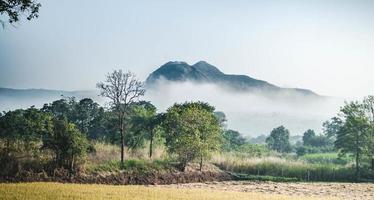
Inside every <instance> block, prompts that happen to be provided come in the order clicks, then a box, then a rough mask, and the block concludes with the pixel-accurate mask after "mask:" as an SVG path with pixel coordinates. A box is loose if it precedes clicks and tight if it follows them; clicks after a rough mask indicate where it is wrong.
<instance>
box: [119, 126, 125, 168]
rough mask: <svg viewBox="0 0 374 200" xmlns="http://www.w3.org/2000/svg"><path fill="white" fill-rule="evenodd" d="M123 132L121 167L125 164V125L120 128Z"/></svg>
mask: <svg viewBox="0 0 374 200" xmlns="http://www.w3.org/2000/svg"><path fill="white" fill-rule="evenodd" d="M120 133H121V167H123V165H124V156H125V137H124V135H123V127H121V129H120Z"/></svg>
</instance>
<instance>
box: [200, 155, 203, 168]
mask: <svg viewBox="0 0 374 200" xmlns="http://www.w3.org/2000/svg"><path fill="white" fill-rule="evenodd" d="M199 170H200V171H201V170H203V157H202V156H201V157H200V169H199Z"/></svg>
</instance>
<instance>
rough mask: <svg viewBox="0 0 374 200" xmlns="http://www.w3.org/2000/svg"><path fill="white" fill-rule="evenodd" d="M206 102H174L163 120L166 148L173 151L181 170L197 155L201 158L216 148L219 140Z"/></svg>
mask: <svg viewBox="0 0 374 200" xmlns="http://www.w3.org/2000/svg"><path fill="white" fill-rule="evenodd" d="M213 111H214V108H213V107H212V106H210V105H208V104H206V103H201V102H193V103H184V104H174V106H172V107H171V108H169V109H168V110H167V113H166V114H165V119H164V122H163V128H164V130H165V139H166V147H167V149H168V151H169V153H171V154H176V155H177V159H178V161H179V162H180V168H181V170H184V169H185V167H186V165H187V164H188V163H189V162H191V161H192V160H194V159H196V158H200V161H201V163H200V167H201V166H202V160H203V159H206V158H208V157H209V156H210V154H211V153H212V152H214V151H216V150H218V148H219V146H220V142H221V134H220V126H219V123H218V120H217V118H216V117H215V116H214V114H213Z"/></svg>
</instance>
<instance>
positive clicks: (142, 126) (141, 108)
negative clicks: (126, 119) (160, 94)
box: [132, 101, 164, 158]
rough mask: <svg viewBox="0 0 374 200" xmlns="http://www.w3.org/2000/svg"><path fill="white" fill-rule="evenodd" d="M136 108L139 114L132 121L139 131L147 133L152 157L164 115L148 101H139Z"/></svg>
mask: <svg viewBox="0 0 374 200" xmlns="http://www.w3.org/2000/svg"><path fill="white" fill-rule="evenodd" d="M135 109H136V113H137V114H136V116H135V117H133V119H132V123H133V124H134V128H135V129H136V130H137V131H139V132H145V133H146V136H147V138H148V139H149V157H150V158H152V155H153V144H154V139H155V135H156V132H157V127H158V126H159V125H161V122H162V119H163V116H164V115H163V114H157V112H156V111H157V108H156V107H155V106H154V105H153V104H151V103H150V102H146V101H141V102H139V103H138V105H137V106H136V108H135Z"/></svg>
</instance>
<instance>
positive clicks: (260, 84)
mask: <svg viewBox="0 0 374 200" xmlns="http://www.w3.org/2000/svg"><path fill="white" fill-rule="evenodd" d="M161 80H166V81H171V82H194V83H197V84H200V83H210V84H215V85H218V86H220V87H222V88H225V89H227V90H231V91H235V92H257V93H263V94H267V95H268V94H269V93H271V94H276V95H280V94H286V95H291V96H292V95H299V96H300V95H301V96H308V97H321V96H319V95H318V94H316V93H314V92H313V91H311V90H308V89H300V88H282V87H279V86H276V85H274V84H271V83H268V82H266V81H263V80H259V79H255V78H252V77H249V76H247V75H233V74H225V73H223V72H222V71H220V70H219V69H218V68H217V67H215V66H213V65H211V64H209V63H207V62H205V61H199V62H197V63H196V64H194V65H189V64H187V63H186V62H183V61H170V62H167V63H166V64H164V65H162V66H161V67H159V68H158V69H157V70H155V71H154V72H152V73H151V74H150V75H149V76H148V78H147V79H146V85H147V87H150V88H152V87H155V86H157V83H158V82H159V81H161Z"/></svg>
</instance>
